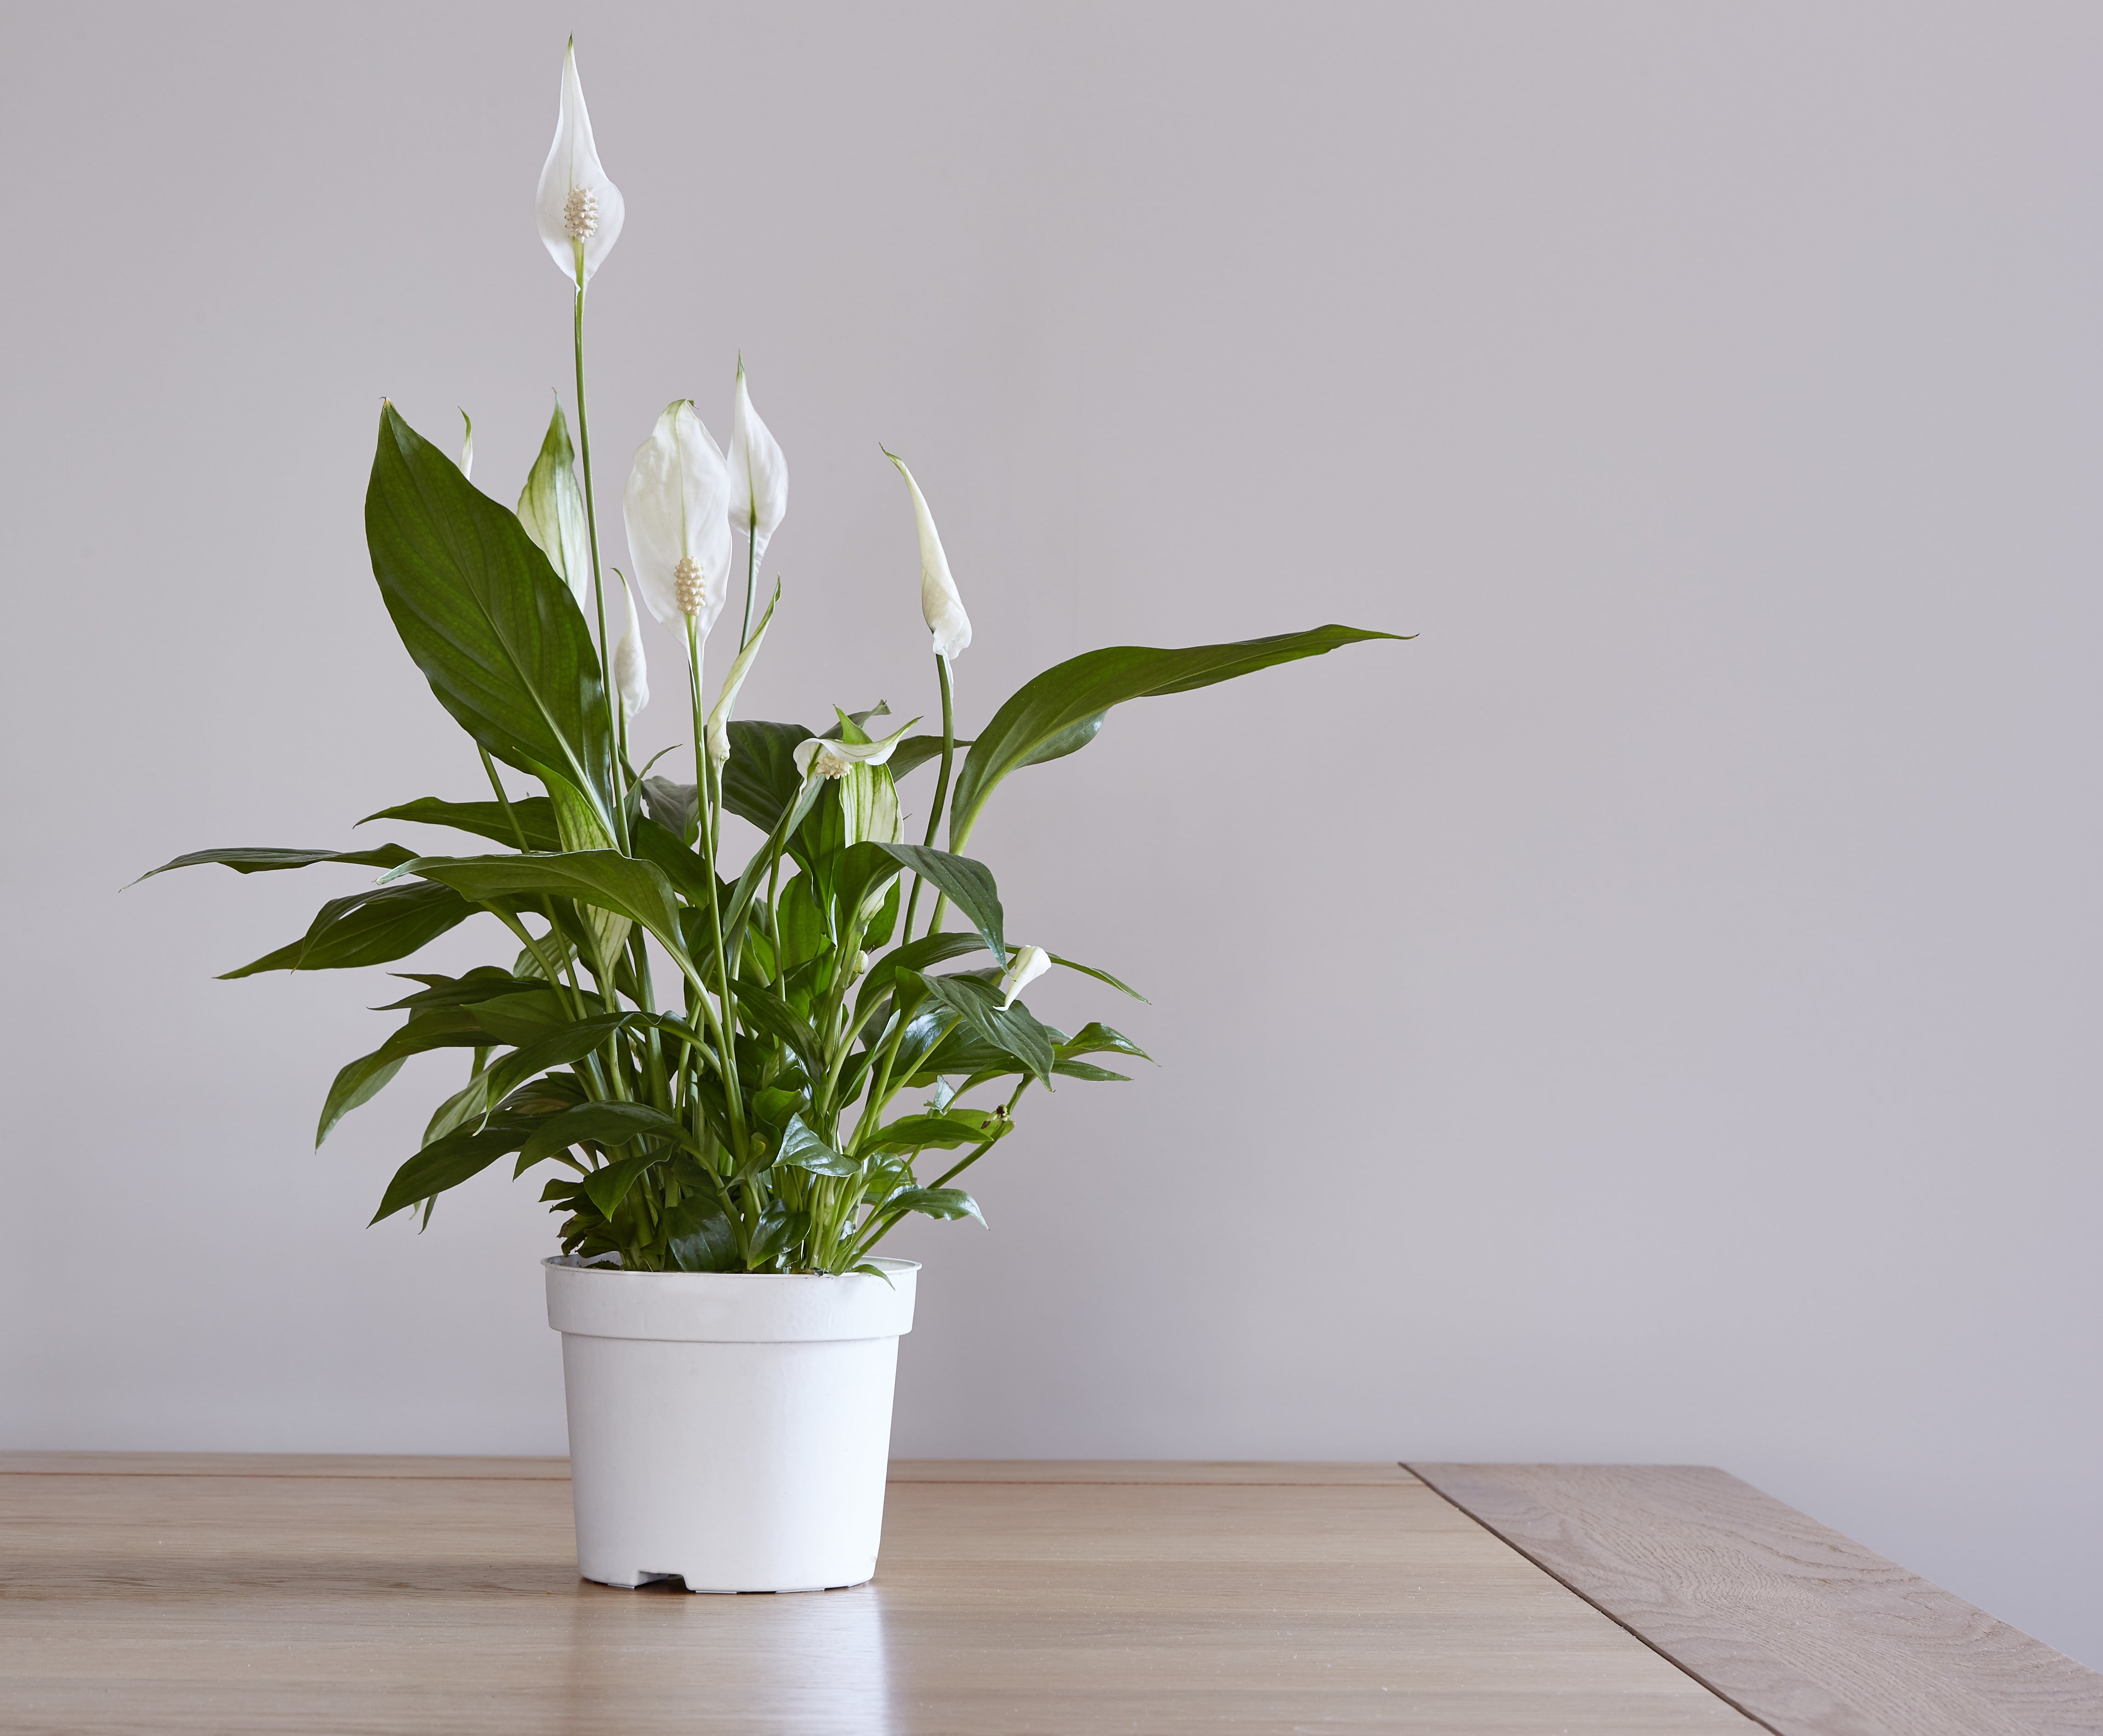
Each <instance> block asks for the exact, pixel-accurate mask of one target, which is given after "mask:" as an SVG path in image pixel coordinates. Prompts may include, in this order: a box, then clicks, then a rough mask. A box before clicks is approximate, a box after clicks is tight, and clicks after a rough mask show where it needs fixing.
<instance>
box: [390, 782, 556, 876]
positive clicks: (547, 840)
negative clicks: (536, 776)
mask: <svg viewBox="0 0 2103 1736" xmlns="http://www.w3.org/2000/svg"><path fill="white" fill-rule="evenodd" d="M511 812H512V813H513V814H514V815H516V816H517V817H518V829H517V830H513V828H512V825H511V821H509V820H508V819H506V818H505V813H504V804H503V803H501V802H442V801H440V800H439V799H438V797H436V796H434V795H425V796H419V797H418V798H417V799H416V800H415V801H413V802H404V803H402V805H401V806H400V807H399V808H381V809H380V812H378V813H376V814H367V816H366V817H365V818H364V819H362V820H361V821H358V824H359V825H360V826H365V825H368V824H370V823H371V821H375V820H407V821H410V822H411V824H412V825H416V826H451V828H452V829H453V830H455V831H456V832H472V833H473V834H474V835H475V836H476V837H478V838H487V839H490V840H491V841H492V842H493V843H496V844H502V845H503V846H504V847H505V848H506V849H508V850H515V849H517V848H518V834H519V832H523V833H524V834H525V835H526V848H527V849H529V850H559V849H561V848H562V839H560V838H559V837H558V835H557V834H556V831H555V805H554V803H552V802H550V801H549V799H547V797H545V795H528V796H522V797H520V798H519V799H518V800H517V801H515V802H514V803H512V804H511ZM403 860H405V861H406V860H407V858H406V857H405V858H403ZM388 866H389V867H392V866H394V865H393V863H391V862H390V863H389V865H388Z"/></svg>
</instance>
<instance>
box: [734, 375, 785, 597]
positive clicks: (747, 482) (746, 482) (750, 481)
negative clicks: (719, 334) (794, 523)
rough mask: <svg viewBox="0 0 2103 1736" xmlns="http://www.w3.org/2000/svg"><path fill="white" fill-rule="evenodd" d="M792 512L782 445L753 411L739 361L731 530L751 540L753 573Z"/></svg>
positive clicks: (755, 411) (735, 412) (756, 412)
mask: <svg viewBox="0 0 2103 1736" xmlns="http://www.w3.org/2000/svg"><path fill="white" fill-rule="evenodd" d="M788 510H789V461H788V460H787V459H786V458H785V457H783V456H782V455H781V443H780V441H778V440H776V438H774V436H773V435H772V434H769V433H768V432H767V424H766V423H764V422H763V421H760V419H759V412H758V411H757V410H755V409H754V408H753V407H752V394H751V392H750V391H749V389H747V387H746V385H745V363H744V362H743V360H742V359H740V361H739V363H738V364H737V401H736V404H735V405H734V406H733V407H731V416H730V527H731V529H732V530H734V531H736V532H739V533H740V534H741V535H745V536H750V537H751V538H752V565H753V569H754V572H757V571H758V568H759V561H760V557H761V556H762V555H763V554H766V552H767V543H768V542H769V541H771V539H772V537H773V536H774V533H775V532H776V531H777V530H779V529H780V527H781V520H782V518H783V516H784V515H785V514H786V513H787V512H788Z"/></svg>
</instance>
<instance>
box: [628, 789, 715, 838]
mask: <svg viewBox="0 0 2103 1736" xmlns="http://www.w3.org/2000/svg"><path fill="white" fill-rule="evenodd" d="M642 805H643V806H644V807H646V808H648V809H649V810H650V817H651V819H653V820H655V821H656V822H657V823H658V825H660V826H663V827H664V828H665V830H666V831H668V832H669V833H670V834H671V835H673V836H674V838H676V839H678V840H679V842H680V843H681V844H683V845H687V846H691V844H692V843H693V841H694V833H695V828H696V826H697V824H698V823H699V821H700V812H701V788H700V785H699V784H680V783H674V781H672V780H671V779H670V778H669V777H646V778H644V779H643V780H642Z"/></svg>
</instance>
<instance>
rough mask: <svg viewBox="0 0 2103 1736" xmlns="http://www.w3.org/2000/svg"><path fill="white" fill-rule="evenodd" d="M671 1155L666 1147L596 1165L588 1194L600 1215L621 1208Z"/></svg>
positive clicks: (522, 1157)
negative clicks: (599, 1167)
mask: <svg viewBox="0 0 2103 1736" xmlns="http://www.w3.org/2000/svg"><path fill="white" fill-rule="evenodd" d="M518 1155H519V1159H520V1161H524V1160H525V1156H526V1154H525V1153H524V1152H523V1151H521V1152H520V1153H519V1154H518ZM667 1155H669V1154H668V1153H666V1152H663V1151H638V1153H637V1154H636V1155H634V1156H633V1157H624V1158H622V1159H621V1160H620V1161H619V1162H618V1163H613V1164H607V1166H606V1167H605V1168H603V1169H594V1171H592V1173H590V1174H589V1175H588V1176H586V1177H585V1198H586V1199H587V1200H590V1201H591V1203H592V1204H593V1206H594V1208H595V1209H597V1211H598V1215H599V1216H600V1217H612V1216H613V1214H614V1213H616V1212H617V1211H619V1210H620V1202H621V1201H622V1200H625V1199H626V1198H627V1197H628V1191H629V1188H631V1187H633V1186H634V1185H635V1184H636V1183H637V1182H639V1181H640V1180H642V1177H643V1175H644V1174H645V1173H647V1171H649V1170H651V1169H654V1168H656V1167H657V1165H658V1164H661V1163H663V1162H664V1161H665V1158H666V1156H667Z"/></svg>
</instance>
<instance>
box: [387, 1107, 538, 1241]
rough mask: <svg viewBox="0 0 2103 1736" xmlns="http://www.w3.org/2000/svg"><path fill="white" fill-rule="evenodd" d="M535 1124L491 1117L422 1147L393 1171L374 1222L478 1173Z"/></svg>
mask: <svg viewBox="0 0 2103 1736" xmlns="http://www.w3.org/2000/svg"><path fill="white" fill-rule="evenodd" d="M535 1126H536V1123H535V1122H533V1121H531V1120H527V1119H502V1120H499V1119H496V1118H495V1117H492V1118H491V1119H490V1120H489V1121H488V1122H487V1123H486V1124H484V1125H482V1126H481V1127H479V1128H460V1130H459V1131H458V1132H456V1133H448V1134H447V1135H446V1136H445V1137H443V1138H442V1139H440V1140H438V1141H437V1142H435V1143H433V1144H431V1145H428V1146H425V1147H424V1149H423V1150H422V1151H419V1152H418V1153H417V1154H416V1155H415V1156H414V1157H412V1158H411V1159H410V1160H409V1161H408V1162H407V1163H406V1164H402V1167H401V1168H399V1169H398V1170H396V1171H395V1172H394V1179H393V1181H391V1182H389V1183H388V1184H387V1191H386V1192H385V1194H383V1195H381V1196H380V1209H379V1210H378V1211H376V1212H375V1213H373V1214H372V1222H374V1223H378V1222H380V1220H381V1219H382V1218H384V1217H393V1215H394V1214H395V1213H397V1212H398V1211H400V1210H401V1209H402V1208H403V1207H404V1206H411V1205H415V1204H416V1203H417V1202H418V1201H419V1200H429V1199H433V1198H435V1197H436V1196H437V1195H439V1194H442V1193H443V1192H445V1191H446V1190H447V1189H448V1188H451V1187H457V1186H460V1183H461V1182H465V1181H468V1180H469V1179H470V1178H471V1177H475V1176H478V1175H480V1174H481V1173H482V1171H483V1170H485V1169H487V1168H488V1167H489V1166H490V1165H491V1164H493V1163H495V1162H496V1160H497V1159H499V1158H500V1157H502V1156H504V1155H506V1154H507V1153H509V1152H512V1151H517V1150H518V1148H519V1147H520V1146H522V1145H523V1144H525V1142H527V1140H528V1139H530V1138H531V1137H532V1134H533V1129H534V1128H535Z"/></svg>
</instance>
